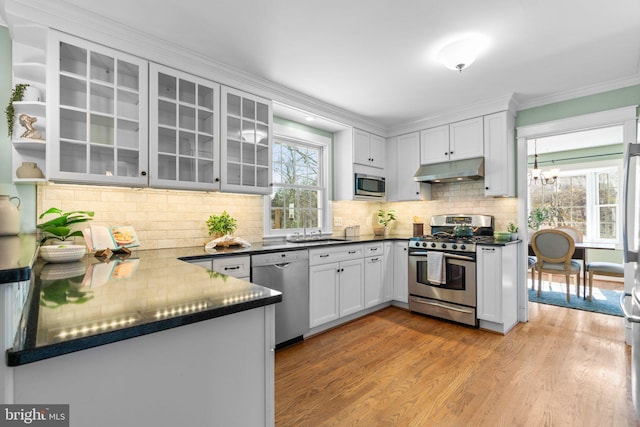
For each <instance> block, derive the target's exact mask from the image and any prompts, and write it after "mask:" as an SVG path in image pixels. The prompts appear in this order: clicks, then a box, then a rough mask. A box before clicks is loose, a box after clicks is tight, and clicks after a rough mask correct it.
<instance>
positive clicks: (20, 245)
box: [0, 234, 38, 284]
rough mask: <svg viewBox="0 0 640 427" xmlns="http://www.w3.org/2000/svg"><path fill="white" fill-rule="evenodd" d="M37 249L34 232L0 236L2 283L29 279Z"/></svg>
mask: <svg viewBox="0 0 640 427" xmlns="http://www.w3.org/2000/svg"><path fill="white" fill-rule="evenodd" d="M37 249H38V242H37V240H36V236H35V235H34V234H21V235H19V236H2V237H0V284H2V283H12V282H21V281H23V280H29V278H30V277H31V266H32V265H33V262H34V261H35V257H36V256H37Z"/></svg>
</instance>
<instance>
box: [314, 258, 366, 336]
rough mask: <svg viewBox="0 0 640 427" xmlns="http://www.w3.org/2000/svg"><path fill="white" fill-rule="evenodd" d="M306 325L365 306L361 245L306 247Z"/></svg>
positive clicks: (344, 314)
mask: <svg viewBox="0 0 640 427" xmlns="http://www.w3.org/2000/svg"><path fill="white" fill-rule="evenodd" d="M309 265H310V266H309V326H310V327H311V328H314V327H316V326H320V325H322V324H324V323H327V322H330V321H332V320H336V319H339V318H340V317H343V316H347V315H349V314H352V313H356V312H358V311H360V310H362V309H364V258H363V247H362V245H349V246H338V247H330V248H318V249H310V250H309Z"/></svg>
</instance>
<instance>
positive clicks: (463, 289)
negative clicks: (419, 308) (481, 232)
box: [409, 251, 476, 307]
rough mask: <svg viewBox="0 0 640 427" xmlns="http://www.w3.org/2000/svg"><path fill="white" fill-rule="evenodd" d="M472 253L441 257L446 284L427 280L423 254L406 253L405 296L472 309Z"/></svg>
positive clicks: (473, 267) (424, 253)
mask: <svg viewBox="0 0 640 427" xmlns="http://www.w3.org/2000/svg"><path fill="white" fill-rule="evenodd" d="M473 255H474V254H469V255H458V254H448V253H447V254H445V256H444V259H445V261H444V262H445V274H446V283H444V284H436V283H431V282H429V281H428V280H427V277H428V276H427V272H428V270H427V264H428V263H427V253H426V252H424V251H420V252H414V253H409V293H410V294H411V295H417V296H421V297H425V298H431V299H435V300H439V301H447V302H451V303H455V304H461V305H465V306H468V307H475V306H476V262H475V259H474V256H473Z"/></svg>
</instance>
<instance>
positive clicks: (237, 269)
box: [187, 255, 251, 281]
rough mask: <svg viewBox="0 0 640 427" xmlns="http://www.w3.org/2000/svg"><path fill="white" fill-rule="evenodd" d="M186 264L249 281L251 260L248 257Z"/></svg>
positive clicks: (215, 259)
mask: <svg viewBox="0 0 640 427" xmlns="http://www.w3.org/2000/svg"><path fill="white" fill-rule="evenodd" d="M187 262H188V263H189V264H193V265H197V266H200V267H203V268H206V269H207V270H211V271H215V272H217V273H222V274H226V275H227V276H233V277H237V278H238V279H242V280H247V281H249V280H250V279H251V258H250V257H249V255H241V256H224V257H213V258H205V259H195V260H189V261H187Z"/></svg>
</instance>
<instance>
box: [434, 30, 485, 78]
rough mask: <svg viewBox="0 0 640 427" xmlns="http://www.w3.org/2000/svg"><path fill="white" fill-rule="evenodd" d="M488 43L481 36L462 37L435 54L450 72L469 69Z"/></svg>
mask: <svg viewBox="0 0 640 427" xmlns="http://www.w3.org/2000/svg"><path fill="white" fill-rule="evenodd" d="M487 45H488V41H487V39H486V38H485V37H483V36H469V35H467V36H464V37H461V38H458V39H456V40H454V41H452V42H450V43H448V44H446V45H445V46H443V47H442V48H441V49H440V50H439V51H438V54H437V59H438V61H440V62H441V63H442V64H443V65H444V66H445V67H447V68H448V69H450V70H458V71H460V72H462V70H463V69H465V68H467V67H469V65H471V64H473V62H474V61H475V60H476V59H477V58H478V56H479V55H480V54H481V53H482V52H483V51H484V50H485V48H486V47H487Z"/></svg>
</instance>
